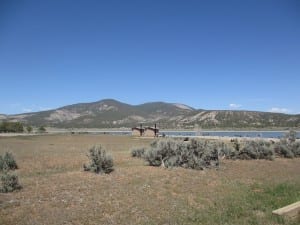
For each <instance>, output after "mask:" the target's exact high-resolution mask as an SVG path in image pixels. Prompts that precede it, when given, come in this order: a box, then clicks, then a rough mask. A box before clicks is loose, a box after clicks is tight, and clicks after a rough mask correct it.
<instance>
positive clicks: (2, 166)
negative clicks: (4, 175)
mask: <svg viewBox="0 0 300 225" xmlns="http://www.w3.org/2000/svg"><path fill="white" fill-rule="evenodd" d="M15 169H18V165H17V163H16V160H15V158H14V156H13V155H12V153H10V152H5V154H4V156H3V157H2V156H1V155H0V171H2V170H15Z"/></svg>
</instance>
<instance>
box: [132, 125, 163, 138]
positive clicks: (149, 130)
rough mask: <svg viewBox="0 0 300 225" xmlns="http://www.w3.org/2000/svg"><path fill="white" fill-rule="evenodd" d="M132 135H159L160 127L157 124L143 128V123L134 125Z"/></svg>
mask: <svg viewBox="0 0 300 225" xmlns="http://www.w3.org/2000/svg"><path fill="white" fill-rule="evenodd" d="M131 130H132V136H137V137H142V136H144V137H157V136H158V133H159V129H158V128H157V127H156V124H155V125H154V127H146V128H143V127H142V124H140V127H133V128H132V129H131Z"/></svg>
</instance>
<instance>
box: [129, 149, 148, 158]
mask: <svg viewBox="0 0 300 225" xmlns="http://www.w3.org/2000/svg"><path fill="white" fill-rule="evenodd" d="M144 154H145V148H135V149H132V151H131V156H132V157H137V158H143V156H144Z"/></svg>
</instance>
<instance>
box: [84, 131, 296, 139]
mask: <svg viewBox="0 0 300 225" xmlns="http://www.w3.org/2000/svg"><path fill="white" fill-rule="evenodd" d="M89 133H95V134H112V135H131V131H101V132H89ZM163 133H164V134H165V135H166V136H183V137H184V136H218V137H252V138H255V137H262V138H281V137H283V136H284V135H285V134H286V133H287V131H202V132H196V131H160V134H163ZM297 137H298V138H300V132H299V131H298V132H297Z"/></svg>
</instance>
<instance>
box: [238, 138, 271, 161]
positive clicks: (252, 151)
mask: <svg viewBox="0 0 300 225" xmlns="http://www.w3.org/2000/svg"><path fill="white" fill-rule="evenodd" d="M274 155H275V153H274V150H273V149H272V148H271V145H270V143H269V142H265V141H249V142H246V144H245V146H244V147H243V148H242V149H241V151H240V152H238V153H237V155H236V156H235V158H238V159H268V160H273V159H274Z"/></svg>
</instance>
